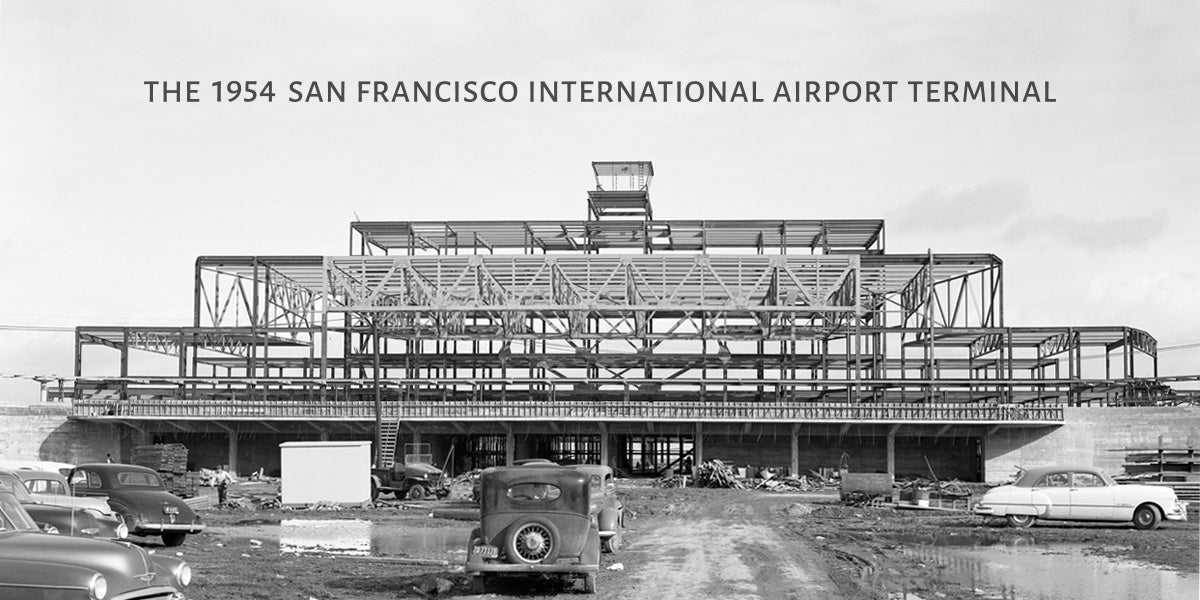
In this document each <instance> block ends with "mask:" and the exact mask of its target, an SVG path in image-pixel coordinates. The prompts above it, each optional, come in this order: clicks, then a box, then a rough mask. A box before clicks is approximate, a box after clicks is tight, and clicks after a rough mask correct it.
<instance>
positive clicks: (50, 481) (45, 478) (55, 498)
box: [14, 470, 129, 539]
mask: <svg viewBox="0 0 1200 600" xmlns="http://www.w3.org/2000/svg"><path fill="white" fill-rule="evenodd" d="M14 473H15V474H16V476H17V477H19V478H21V481H22V482H24V483H25V488H26V489H28V490H29V495H30V496H32V497H33V499H34V500H36V501H37V502H38V503H39V504H45V505H48V506H61V507H65V508H78V509H82V510H86V511H88V512H90V513H92V514H93V515H95V517H96V520H97V521H98V522H99V523H100V528H101V530H102V532H101V535H100V537H108V538H116V539H125V538H127V537H129V528H127V527H125V520H124V519H123V518H122V517H121V515H120V514H119V513H117V512H116V511H114V510H113V509H112V507H111V506H109V505H108V496H95V497H90V498H80V497H77V496H72V495H71V488H70V486H69V485H67V478H66V477H65V476H63V475H62V474H61V473H59V472H58V471H29V470H19V471H14ZM109 532H111V534H110V533H109Z"/></svg>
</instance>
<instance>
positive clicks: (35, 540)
mask: <svg viewBox="0 0 1200 600" xmlns="http://www.w3.org/2000/svg"><path fill="white" fill-rule="evenodd" d="M0 558H4V559H13V560H24V561H31V562H43V563H52V564H66V565H74V566H78V567H87V568H89V569H92V570H95V571H97V572H99V573H100V574H101V575H104V577H105V579H107V580H108V586H109V593H110V594H112V595H116V594H119V593H121V592H123V591H126V590H130V589H135V588H139V587H146V586H147V585H149V584H150V582H151V581H154V580H160V581H161V575H156V574H155V573H154V572H155V568H156V565H155V564H154V562H153V561H152V560H151V559H152V557H151V556H150V555H149V553H147V552H146V551H145V550H143V549H141V548H139V547H137V546H134V545H133V544H130V543H127V542H114V541H107V540H93V539H85V538H76V537H67V536H63V535H50V534H45V533H37V532H33V531H6V532H0ZM162 568H167V569H168V571H169V569H170V567H169V564H164V565H162ZM169 576H170V575H169V573H168V577H169ZM156 583H157V581H156Z"/></svg>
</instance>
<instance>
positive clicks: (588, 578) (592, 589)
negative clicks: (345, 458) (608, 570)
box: [583, 573, 596, 594]
mask: <svg viewBox="0 0 1200 600" xmlns="http://www.w3.org/2000/svg"><path fill="white" fill-rule="evenodd" d="M583 591H584V592H587V593H589V594H595V593H596V574H595V573H588V574H586V575H584V576H583Z"/></svg>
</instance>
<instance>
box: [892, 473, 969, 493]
mask: <svg viewBox="0 0 1200 600" xmlns="http://www.w3.org/2000/svg"><path fill="white" fill-rule="evenodd" d="M895 487H896V489H897V490H899V491H900V494H901V496H905V495H907V494H906V492H908V493H911V492H913V491H914V490H924V491H928V492H930V494H931V495H932V494H934V493H936V494H937V495H938V496H940V497H942V498H966V497H969V496H970V495H971V491H972V490H971V488H970V487H968V485H967V484H965V483H963V482H962V481H960V480H958V479H947V480H945V481H941V480H936V479H926V478H924V477H913V478H905V479H897V480H896V486H895Z"/></svg>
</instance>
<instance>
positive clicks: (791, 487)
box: [754, 471, 839, 492]
mask: <svg viewBox="0 0 1200 600" xmlns="http://www.w3.org/2000/svg"><path fill="white" fill-rule="evenodd" d="M810 472H811V473H812V475H786V476H783V477H778V476H776V475H775V474H774V473H771V472H770V471H763V472H762V473H760V475H761V476H762V481H760V482H759V484H758V485H756V486H754V489H758V490H767V491H770V492H814V491H818V490H828V489H837V487H838V485H839V484H838V481H837V480H836V479H830V478H827V477H824V476H822V475H821V474H820V473H817V472H816V471H810Z"/></svg>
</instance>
